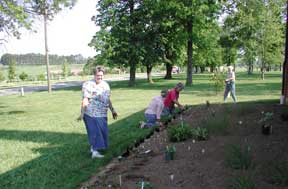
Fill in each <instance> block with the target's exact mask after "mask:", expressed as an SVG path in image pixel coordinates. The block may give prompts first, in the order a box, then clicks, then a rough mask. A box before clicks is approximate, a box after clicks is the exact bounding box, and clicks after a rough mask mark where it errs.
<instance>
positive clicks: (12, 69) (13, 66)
mask: <svg viewBox="0 0 288 189" xmlns="http://www.w3.org/2000/svg"><path fill="white" fill-rule="evenodd" d="M15 78H16V62H15V60H11V61H10V63H9V67H8V79H9V81H13V80H14V79H15Z"/></svg>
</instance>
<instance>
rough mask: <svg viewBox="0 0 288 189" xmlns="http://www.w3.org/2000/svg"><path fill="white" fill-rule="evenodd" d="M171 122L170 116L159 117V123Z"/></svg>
mask: <svg viewBox="0 0 288 189" xmlns="http://www.w3.org/2000/svg"><path fill="white" fill-rule="evenodd" d="M171 120H172V116H171V115H164V116H161V122H162V123H164V124H165V123H168V122H170V121H171Z"/></svg>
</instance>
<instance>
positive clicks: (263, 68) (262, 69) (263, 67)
mask: <svg viewBox="0 0 288 189" xmlns="http://www.w3.org/2000/svg"><path fill="white" fill-rule="evenodd" d="M261 79H262V80H264V79H265V64H264V63H263V62H262V64H261Z"/></svg>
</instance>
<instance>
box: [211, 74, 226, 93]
mask: <svg viewBox="0 0 288 189" xmlns="http://www.w3.org/2000/svg"><path fill="white" fill-rule="evenodd" d="M210 81H211V82H213V86H214V90H215V93H216V94H218V92H219V91H221V90H222V89H223V88H224V81H225V77H224V75H223V74H221V73H217V72H215V73H214V74H213V75H212V77H211V78H210Z"/></svg>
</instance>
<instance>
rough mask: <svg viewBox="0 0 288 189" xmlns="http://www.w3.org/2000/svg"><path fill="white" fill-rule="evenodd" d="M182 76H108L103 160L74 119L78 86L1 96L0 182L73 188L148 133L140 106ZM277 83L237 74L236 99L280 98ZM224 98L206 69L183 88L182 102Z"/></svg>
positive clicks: (275, 76) (276, 77)
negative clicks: (130, 83) (130, 79)
mask: <svg viewBox="0 0 288 189" xmlns="http://www.w3.org/2000/svg"><path fill="white" fill-rule="evenodd" d="M184 78H185V76H184V75H180V76H176V77H175V78H174V79H173V80H169V81H165V80H162V79H156V80H154V81H155V82H154V83H153V84H148V83H146V81H145V80H139V81H137V86H136V87H135V88H128V87H127V81H121V82H112V83H111V88H112V101H113V103H114V107H115V109H116V110H117V111H118V113H119V119H118V120H116V121H113V120H112V119H111V117H109V118H110V119H109V123H110V148H109V150H108V151H107V152H105V157H106V158H104V159H101V160H100V159H96V160H91V158H90V155H89V152H88V151H89V146H88V141H87V137H86V131H85V128H84V124H83V123H82V122H77V121H75V119H76V117H77V116H78V113H79V106H80V100H81V91H80V87H73V88H68V89H66V90H58V91H54V92H53V93H52V94H50V95H49V94H47V92H38V93H35V92H34V93H27V94H26V96H25V97H20V96H16V95H13V96H2V97H0V162H1V163H0V188H1V189H2V188H17V189H18V188H47V189H48V188H49V189H50V188H76V187H77V186H78V185H79V183H81V182H83V181H85V180H87V179H88V178H89V176H91V175H92V174H93V173H95V172H97V169H98V168H99V167H101V166H103V165H104V164H106V163H107V162H109V160H111V158H112V157H115V156H118V155H120V154H121V153H123V152H124V150H125V149H126V148H127V147H128V146H130V145H132V144H133V142H134V141H135V140H137V139H139V138H141V137H144V136H145V135H147V134H148V132H149V131H148V130H139V129H138V128H137V123H138V121H139V120H141V119H143V109H144V108H145V107H146V106H147V104H148V103H149V101H150V99H151V98H152V97H153V96H155V95H158V94H159V92H160V90H161V89H165V88H172V87H173V86H174V85H175V84H176V83H177V82H179V81H183V82H184ZM280 88H281V73H280V72H273V73H270V74H267V76H266V80H265V81H262V80H260V75H258V74H257V75H256V74H255V75H253V76H249V77H248V76H247V74H246V73H241V74H237V84H236V89H237V97H238V100H239V101H255V100H266V99H274V100H278V99H279V97H280ZM222 98H223V97H222V91H221V92H220V93H218V95H216V94H215V91H214V89H213V84H212V83H211V81H210V74H203V75H201V74H198V75H195V76H194V84H193V86H192V87H189V88H188V87H187V88H186V89H185V90H184V91H183V93H182V94H181V97H180V102H182V103H183V104H192V105H195V104H201V103H205V102H206V100H209V101H210V102H212V103H219V102H222ZM229 100H230V101H231V99H229ZM109 116H110V115H109Z"/></svg>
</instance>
